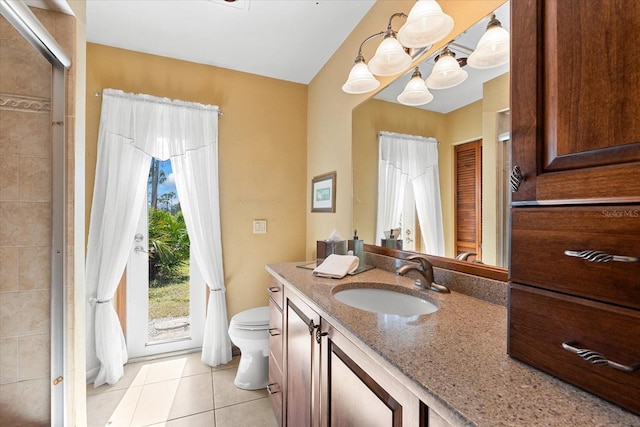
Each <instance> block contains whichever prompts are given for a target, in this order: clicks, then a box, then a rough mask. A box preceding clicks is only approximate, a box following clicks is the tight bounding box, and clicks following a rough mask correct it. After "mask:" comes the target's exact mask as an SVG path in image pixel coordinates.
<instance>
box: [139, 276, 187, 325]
mask: <svg viewBox="0 0 640 427" xmlns="http://www.w3.org/2000/svg"><path fill="white" fill-rule="evenodd" d="M188 315H189V265H186V266H184V267H182V269H181V271H180V274H179V276H178V277H176V278H172V279H158V280H156V284H155V286H154V287H149V319H164V318H167V317H184V316H188Z"/></svg>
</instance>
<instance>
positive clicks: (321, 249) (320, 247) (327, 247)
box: [316, 240, 347, 262]
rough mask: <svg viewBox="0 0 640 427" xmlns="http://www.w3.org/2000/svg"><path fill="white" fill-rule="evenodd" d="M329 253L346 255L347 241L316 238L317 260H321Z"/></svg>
mask: <svg viewBox="0 0 640 427" xmlns="http://www.w3.org/2000/svg"><path fill="white" fill-rule="evenodd" d="M331 254H337V255H346V254H347V241H346V240H339V241H337V242H327V241H326V240H318V241H317V242H316V258H317V261H319V262H322V261H323V260H324V259H325V258H326V257H328V256H329V255H331Z"/></svg>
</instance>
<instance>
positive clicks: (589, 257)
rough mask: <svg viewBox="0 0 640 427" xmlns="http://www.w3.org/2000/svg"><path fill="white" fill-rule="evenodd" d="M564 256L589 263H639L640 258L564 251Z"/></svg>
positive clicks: (596, 252)
mask: <svg viewBox="0 0 640 427" xmlns="http://www.w3.org/2000/svg"><path fill="white" fill-rule="evenodd" d="M564 254H565V255H567V256H572V257H576V258H582V259H584V260H586V261H589V262H611V261H618V262H638V261H640V258H638V257H634V256H624V255H611V254H608V253H606V252H602V251H592V250H585V251H564Z"/></svg>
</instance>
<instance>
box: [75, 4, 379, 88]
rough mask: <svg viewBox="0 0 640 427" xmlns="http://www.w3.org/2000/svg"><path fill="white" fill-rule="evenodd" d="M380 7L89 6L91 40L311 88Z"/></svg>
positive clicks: (321, 5) (300, 5) (297, 5)
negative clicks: (366, 17) (364, 19)
mask: <svg viewBox="0 0 640 427" xmlns="http://www.w3.org/2000/svg"><path fill="white" fill-rule="evenodd" d="M374 3H375V0H236V1H235V2H227V1H224V0H162V1H150V0H87V3H86V5H87V40H88V41H89V42H92V43H98V44H103V45H107V46H113V47H118V48H122V49H128V50H134V51H138V52H144V53H150V54H154V55H160V56H166V57H171V58H177V59H181V60H185V61H190V62H196V63H201V64H207V65H213V66H216V67H222V68H228V69H232V70H236V71H243V72H247V73H252V74H258V75H261V76H267V77H273V78H276V79H281V80H287V81H291V82H296V83H303V84H308V83H309V82H310V81H311V80H312V79H313V77H315V75H316V74H317V73H318V71H320V69H321V68H322V67H323V66H324V64H325V63H326V62H327V60H329V58H330V57H331V56H332V55H333V53H334V52H335V51H336V50H337V48H338V47H339V46H340V45H341V44H342V42H343V41H344V40H345V39H346V38H347V36H348V35H349V33H351V31H352V30H353V28H354V27H355V26H356V25H357V24H358V23H359V22H360V20H361V19H362V17H363V16H364V15H365V14H366V13H367V12H368V11H369V9H370V8H371V6H373V4H374ZM381 25H382V26H384V23H381ZM354 55H355V53H354ZM345 78H346V76H345Z"/></svg>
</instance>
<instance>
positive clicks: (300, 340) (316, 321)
mask: <svg viewBox="0 0 640 427" xmlns="http://www.w3.org/2000/svg"><path fill="white" fill-rule="evenodd" d="M286 301H287V315H286V346H287V347H286V362H285V364H286V372H285V376H286V396H287V397H286V403H285V412H286V417H285V418H286V425H287V426H291V427H296V426H316V425H318V421H317V419H318V415H317V410H316V409H315V408H317V407H318V406H317V404H316V403H315V399H317V393H316V392H315V391H314V387H316V384H317V379H316V378H317V376H318V371H319V363H320V362H319V359H318V353H319V351H318V346H317V345H316V342H315V330H316V328H315V326H320V318H319V316H318V315H317V314H316V313H315V312H313V311H312V310H311V309H310V308H309V307H308V306H307V305H306V304H304V303H303V302H302V301H299V300H297V299H296V298H294V297H293V296H291V299H290V298H289V297H287V298H286Z"/></svg>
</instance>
